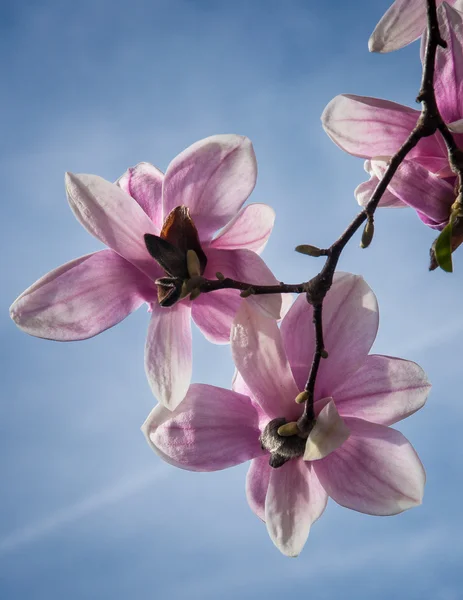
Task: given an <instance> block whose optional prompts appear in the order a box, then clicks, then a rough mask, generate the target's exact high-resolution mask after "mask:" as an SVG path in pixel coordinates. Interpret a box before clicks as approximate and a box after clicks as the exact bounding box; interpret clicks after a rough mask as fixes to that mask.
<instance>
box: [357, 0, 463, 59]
mask: <svg viewBox="0 0 463 600" xmlns="http://www.w3.org/2000/svg"><path fill="white" fill-rule="evenodd" d="M442 2H443V0H436V5H437V6H439V5H440V4H442ZM447 4H449V5H450V6H455V8H457V9H458V10H463V1H462V0H447ZM425 29H426V0H395V2H393V3H392V5H391V6H390V7H389V8H388V10H387V11H386V13H385V14H384V15H383V17H382V18H381V20H380V21H379V23H378V24H377V25H376V27H375V30H374V31H373V33H372V34H371V37H370V39H369V40H368V48H369V50H370V52H392V51H393V50H399V49H400V48H403V47H404V46H407V44H411V42H414V41H415V40H416V39H418V38H419V37H420V35H421V34H422V33H423V31H424V30H425Z"/></svg>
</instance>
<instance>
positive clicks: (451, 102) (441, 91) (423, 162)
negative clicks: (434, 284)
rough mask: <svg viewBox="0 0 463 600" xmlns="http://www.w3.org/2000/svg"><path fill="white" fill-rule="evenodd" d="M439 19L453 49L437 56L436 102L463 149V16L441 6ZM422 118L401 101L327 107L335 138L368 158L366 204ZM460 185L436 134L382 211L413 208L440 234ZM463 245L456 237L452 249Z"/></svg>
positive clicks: (421, 146) (409, 161)
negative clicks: (457, 184) (393, 156)
mask: <svg viewBox="0 0 463 600" xmlns="http://www.w3.org/2000/svg"><path fill="white" fill-rule="evenodd" d="M437 14H438V19H439V28H440V31H441V35H442V37H443V38H444V39H445V40H447V42H448V47H447V48H446V49H444V48H438V51H437V58H436V72H435V78H434V87H435V92H436V100H437V104H438V107H439V110H440V112H441V115H442V117H443V119H444V121H445V122H446V123H448V124H449V128H450V130H451V131H452V132H453V134H454V138H455V141H456V143H457V144H458V146H459V147H463V16H462V14H461V13H459V12H457V11H456V10H455V9H454V8H452V7H450V6H449V5H448V4H446V3H443V4H441V6H440V7H439V9H438V11H437ZM424 45H425V39H424V40H423V47H424ZM419 116H420V112H419V111H418V110H414V109H412V108H408V107H407V106H402V105H400V104H396V103H395V102H389V101H388V100H380V99H377V98H368V97H365V96H353V95H349V94H345V95H341V96H337V97H336V98H334V99H333V100H332V101H331V102H330V103H329V104H328V106H327V107H326V108H325V110H324V112H323V115H322V123H323V127H324V128H325V131H326V132H327V133H328V135H329V136H330V137H331V139H332V140H333V141H334V142H335V143H336V144H337V145H338V146H339V147H340V148H342V149H343V150H345V151H346V152H348V153H349V154H353V155H354V156H359V157H362V158H366V159H367V160H366V162H365V170H366V171H367V173H368V174H369V176H370V179H369V181H366V182H365V183H362V184H360V185H359V186H358V187H357V189H356V190H355V195H356V197H357V201H358V202H359V204H360V205H362V206H365V205H366V204H367V202H368V201H369V200H370V198H371V195H372V193H373V191H374V189H375V188H376V186H377V184H378V182H379V181H380V179H381V178H382V177H383V175H384V172H385V170H386V168H387V165H388V162H389V160H390V157H391V156H392V155H393V154H395V153H396V152H397V150H398V149H399V148H400V146H401V145H402V144H403V142H404V141H405V140H406V138H407V137H408V135H409V134H410V132H411V131H412V130H413V128H414V127H415V125H416V123H417V120H418V118H419ZM455 185H456V176H455V174H454V173H453V172H452V170H451V168H450V165H449V161H448V154H447V149H446V146H445V144H444V141H443V139H442V137H441V135H440V133H436V134H434V135H432V136H429V137H425V138H423V139H421V140H420V141H419V142H418V145H417V146H415V148H413V150H411V152H409V154H408V155H407V158H406V160H404V161H403V163H402V164H401V165H400V167H399V168H398V170H397V172H396V173H395V175H394V177H393V178H392V181H391V183H390V184H389V186H388V189H387V191H386V193H385V194H384V196H383V198H382V199H381V201H380V203H379V206H385V207H405V206H411V207H412V208H414V209H415V210H416V212H417V214H418V216H419V218H420V219H421V220H422V221H423V222H424V223H425V224H426V225H428V226H429V227H431V228H433V229H437V230H439V231H440V230H442V229H443V228H444V227H445V226H446V225H447V224H448V222H449V218H450V216H451V207H452V204H453V203H454V201H455V199H456V192H455ZM461 239H463V238H461ZM460 242H461V240H460V239H459V235H458V236H457V235H456V234H455V239H453V240H452V249H455V247H457V246H458V244H459V243H460Z"/></svg>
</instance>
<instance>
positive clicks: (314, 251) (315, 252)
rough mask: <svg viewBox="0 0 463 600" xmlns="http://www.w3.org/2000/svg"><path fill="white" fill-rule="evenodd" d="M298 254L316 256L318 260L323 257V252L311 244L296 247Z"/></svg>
mask: <svg viewBox="0 0 463 600" xmlns="http://www.w3.org/2000/svg"><path fill="white" fill-rule="evenodd" d="M295 250H296V252H299V253H300V254H307V256H314V257H315V258H318V257H319V256H323V252H322V251H321V250H320V248H317V246H311V245H310V244H301V245H300V246H296V248H295Z"/></svg>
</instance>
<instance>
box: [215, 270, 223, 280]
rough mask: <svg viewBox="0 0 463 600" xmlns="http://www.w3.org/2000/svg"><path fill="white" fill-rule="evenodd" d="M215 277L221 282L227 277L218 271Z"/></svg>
mask: <svg viewBox="0 0 463 600" xmlns="http://www.w3.org/2000/svg"><path fill="white" fill-rule="evenodd" d="M215 276H216V277H217V279H218V280H219V281H223V280H224V279H225V275H224V274H223V273H221V272H220V271H217V273H216V274H215Z"/></svg>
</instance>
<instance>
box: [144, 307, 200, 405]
mask: <svg viewBox="0 0 463 600" xmlns="http://www.w3.org/2000/svg"><path fill="white" fill-rule="evenodd" d="M151 306H152V309H153V312H152V315H151V321H150V325H149V328H148V337H147V339H146V348H145V369H146V375H147V377H148V381H149V383H150V386H151V390H152V392H153V394H154V395H155V397H156V398H157V400H158V401H159V402H160V403H161V404H163V405H164V406H166V407H167V408H168V409H169V410H174V409H175V408H177V406H178V405H179V404H180V402H181V401H182V400H183V398H184V397H185V394H186V393H187V390H188V387H189V385H190V381H191V371H192V354H191V353H192V349H191V321H190V316H191V308H190V306H189V305H188V304H187V303H185V302H178V303H177V304H175V305H174V306H172V307H169V308H163V307H162V306H159V304H158V303H157V302H153V303H152V305H151Z"/></svg>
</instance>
